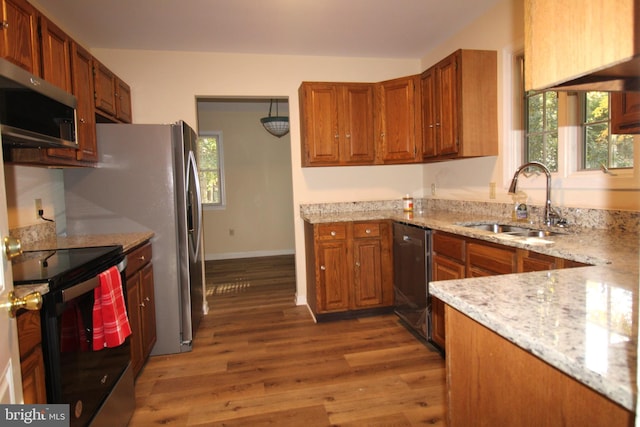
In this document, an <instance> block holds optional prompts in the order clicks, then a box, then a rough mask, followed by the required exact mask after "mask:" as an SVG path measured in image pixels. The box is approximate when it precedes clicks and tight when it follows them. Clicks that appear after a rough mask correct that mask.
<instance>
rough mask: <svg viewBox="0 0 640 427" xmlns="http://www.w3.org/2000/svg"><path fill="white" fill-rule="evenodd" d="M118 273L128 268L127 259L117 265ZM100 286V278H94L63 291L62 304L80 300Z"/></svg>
mask: <svg viewBox="0 0 640 427" xmlns="http://www.w3.org/2000/svg"><path fill="white" fill-rule="evenodd" d="M117 267H118V271H119V272H120V273H122V272H123V271H124V269H125V268H127V258H124V259H123V260H122V261H120V262H119V263H118V264H117ZM99 285H100V278H99V277H98V276H93V277H92V278H91V279H88V280H85V281H84V282H81V283H78V284H77V285H75V286H72V287H70V288H67V289H63V290H62V302H68V301H71V300H72V299H74V298H78V297H79V296H80V295H83V294H86V293H87V292H89V291H90V290H92V289H94V288H97V287H98V286H99Z"/></svg>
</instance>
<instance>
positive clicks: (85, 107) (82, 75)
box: [71, 43, 98, 162]
mask: <svg viewBox="0 0 640 427" xmlns="http://www.w3.org/2000/svg"><path fill="white" fill-rule="evenodd" d="M92 61H93V58H92V57H91V54H90V53H89V52H88V51H86V50H85V49H84V48H82V47H81V46H79V45H78V44H76V43H73V44H72V46H71V69H72V70H73V73H72V76H73V94H74V95H75V96H76V98H77V99H78V106H77V108H76V114H77V117H78V146H79V148H78V153H77V158H78V160H82V161H84V162H95V161H97V160H98V144H97V141H96V118H95V107H94V104H93V102H94V98H93V97H94V90H93V62H92Z"/></svg>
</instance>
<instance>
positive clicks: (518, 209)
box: [512, 191, 529, 222]
mask: <svg viewBox="0 0 640 427" xmlns="http://www.w3.org/2000/svg"><path fill="white" fill-rule="evenodd" d="M512 219H513V220H514V221H518V222H526V221H528V220H529V207H528V206H527V193H525V192H524V191H518V192H517V193H516V194H514V195H513V215H512Z"/></svg>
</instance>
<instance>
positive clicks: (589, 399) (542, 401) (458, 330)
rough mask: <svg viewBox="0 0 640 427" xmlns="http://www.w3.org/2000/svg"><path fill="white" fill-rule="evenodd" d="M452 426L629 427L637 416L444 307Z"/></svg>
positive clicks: (448, 391) (449, 412) (449, 406)
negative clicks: (447, 333)
mask: <svg viewBox="0 0 640 427" xmlns="http://www.w3.org/2000/svg"><path fill="white" fill-rule="evenodd" d="M446 321H447V327H448V328H449V332H450V334H449V338H448V339H447V347H446V353H447V364H446V365H447V366H446V369H447V394H448V408H447V409H448V420H447V425H448V426H450V427H466V426H476V425H483V426H555V425H566V426H591V427H600V426H602V427H605V426H606V427H608V426H631V425H633V420H634V414H633V413H631V412H630V411H628V410H626V409H625V408H623V407H621V406H619V405H618V404H616V403H614V402H613V401H611V400H609V399H607V398H606V397H604V396H602V395H601V394H599V393H597V392H595V391H594V390H592V389H590V388H588V387H587V386H585V385H584V384H581V383H580V382H578V381H576V380H574V379H573V378H571V377H569V376H568V375H566V374H565V373H563V372H561V371H559V370H557V369H556V368H554V367H552V366H550V365H548V364H547V363H545V362H543V361H542V360H541V359H539V358H537V357H536V356H534V355H532V354H531V353H529V352H527V351H525V350H523V349H521V348H520V347H518V346H517V345H515V344H513V343H511V342H509V341H507V340H506V339H504V338H502V337H501V336H499V335H498V334H496V333H495V332H493V331H491V330H489V329H487V328H486V327H484V326H482V325H480V324H479V323H477V322H476V321H474V320H473V319H471V318H469V317H467V316H465V315H464V314H462V313H460V312H459V311H457V310H455V309H453V308H452V307H450V306H448V305H447V306H446Z"/></svg>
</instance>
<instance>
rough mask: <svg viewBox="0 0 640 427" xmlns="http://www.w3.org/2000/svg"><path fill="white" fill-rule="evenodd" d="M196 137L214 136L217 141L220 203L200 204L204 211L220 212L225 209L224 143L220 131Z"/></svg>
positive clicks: (208, 132)
mask: <svg viewBox="0 0 640 427" xmlns="http://www.w3.org/2000/svg"><path fill="white" fill-rule="evenodd" d="M198 136H215V137H217V139H218V161H219V162H220V164H219V165H218V167H219V170H220V203H219V204H213V203H202V208H203V209H204V210H206V211H220V210H225V209H226V208H227V190H226V185H225V177H224V175H225V173H224V143H223V137H222V131H206V132H200V133H199V134H198Z"/></svg>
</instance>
